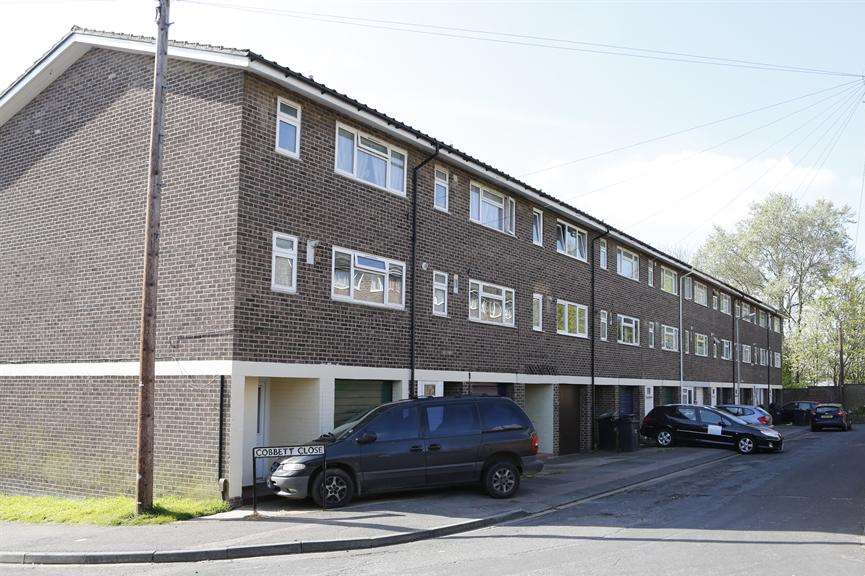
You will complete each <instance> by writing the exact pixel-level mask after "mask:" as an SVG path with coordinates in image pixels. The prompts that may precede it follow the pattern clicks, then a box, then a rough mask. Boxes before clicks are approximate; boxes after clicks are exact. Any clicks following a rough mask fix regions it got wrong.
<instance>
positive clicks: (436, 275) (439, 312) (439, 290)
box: [432, 271, 448, 316]
mask: <svg viewBox="0 0 865 576" xmlns="http://www.w3.org/2000/svg"><path fill="white" fill-rule="evenodd" d="M432 312H433V314H435V315H436V316H447V315H448V275H447V273H445V272H436V271H433V310H432Z"/></svg>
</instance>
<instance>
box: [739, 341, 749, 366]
mask: <svg viewBox="0 0 865 576" xmlns="http://www.w3.org/2000/svg"><path fill="white" fill-rule="evenodd" d="M739 359H740V360H741V361H742V362H744V363H745V364H750V363H751V347H750V346H748V345H747V344H742V353H741V357H740V358H739Z"/></svg>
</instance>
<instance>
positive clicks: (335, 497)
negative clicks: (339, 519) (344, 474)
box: [322, 476, 348, 505]
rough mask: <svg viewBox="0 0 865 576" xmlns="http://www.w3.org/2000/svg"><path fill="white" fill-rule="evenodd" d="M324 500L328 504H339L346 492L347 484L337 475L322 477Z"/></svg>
mask: <svg viewBox="0 0 865 576" xmlns="http://www.w3.org/2000/svg"><path fill="white" fill-rule="evenodd" d="M322 489H323V490H324V501H325V502H327V503H328V504H334V505H336V504H340V503H341V502H342V501H343V500H345V497H346V494H348V485H347V484H346V483H345V480H343V479H342V478H340V477H339V476H326V477H325V479H324V486H322Z"/></svg>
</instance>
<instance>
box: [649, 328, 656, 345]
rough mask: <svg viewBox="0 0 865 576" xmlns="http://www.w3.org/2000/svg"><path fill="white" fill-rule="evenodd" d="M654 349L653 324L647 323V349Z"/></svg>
mask: <svg viewBox="0 0 865 576" xmlns="http://www.w3.org/2000/svg"><path fill="white" fill-rule="evenodd" d="M654 347H655V323H654V322H649V348H654Z"/></svg>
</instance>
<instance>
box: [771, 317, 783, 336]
mask: <svg viewBox="0 0 865 576" xmlns="http://www.w3.org/2000/svg"><path fill="white" fill-rule="evenodd" d="M772 329H773V330H775V332H778V333H779V334H780V333H781V319H780V318H778V317H777V316H772Z"/></svg>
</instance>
